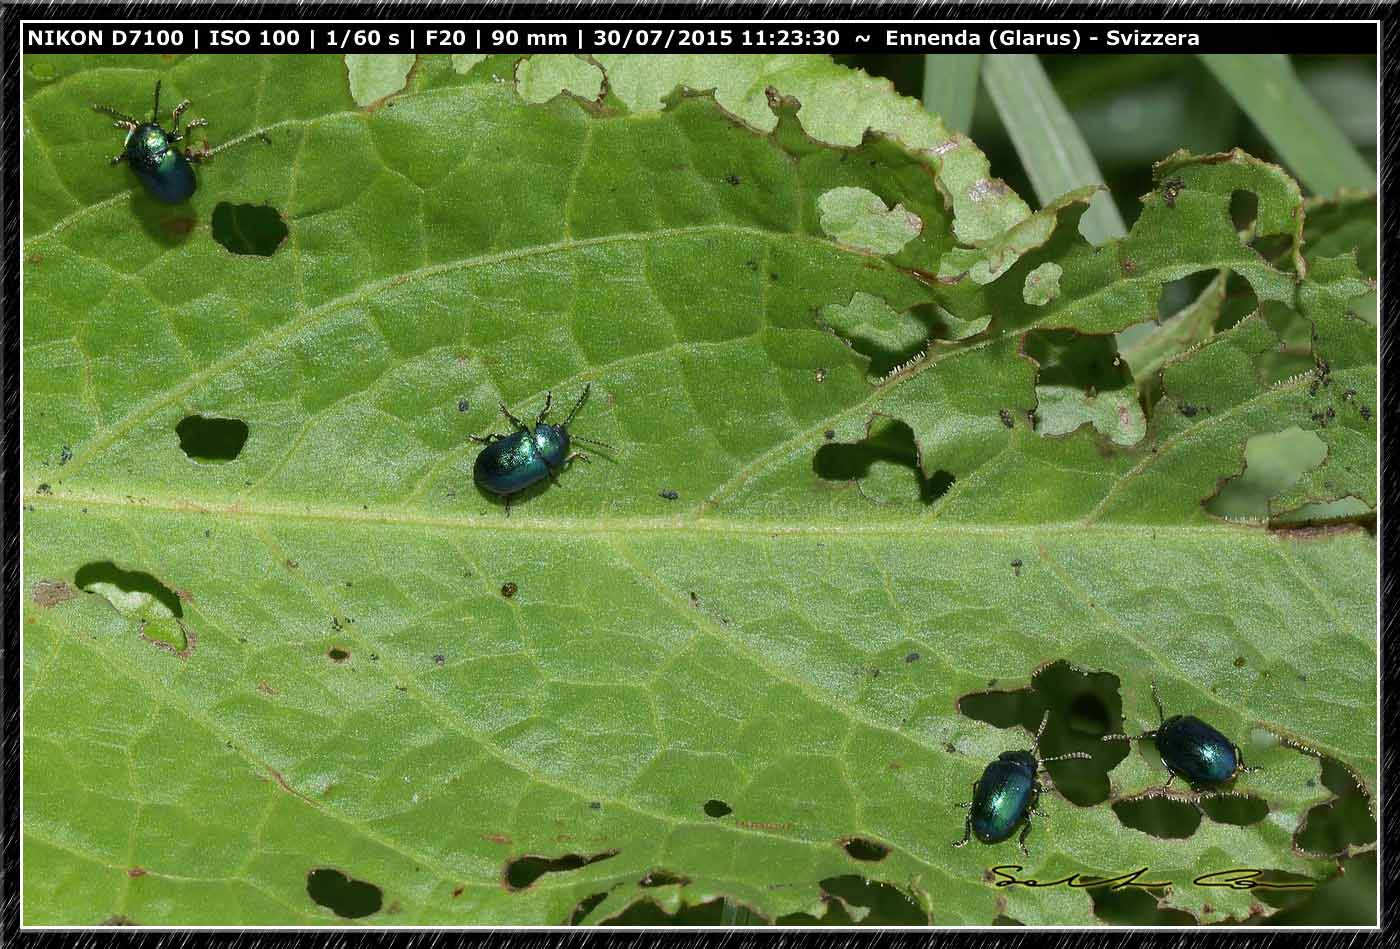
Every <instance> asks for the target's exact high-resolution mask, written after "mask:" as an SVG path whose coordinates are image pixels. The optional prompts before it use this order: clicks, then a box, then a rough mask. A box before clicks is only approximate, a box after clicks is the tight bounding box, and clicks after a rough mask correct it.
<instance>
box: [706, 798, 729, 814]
mask: <svg viewBox="0 0 1400 949" xmlns="http://www.w3.org/2000/svg"><path fill="white" fill-rule="evenodd" d="M732 813H734V808H732V807H730V806H729V805H728V804H726V803H724V802H723V801H717V800H714V799H711V800H708V801H706V802H705V814H706V815H707V816H709V817H723V816H725V815H726V814H732Z"/></svg>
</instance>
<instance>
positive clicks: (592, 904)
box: [564, 890, 608, 926]
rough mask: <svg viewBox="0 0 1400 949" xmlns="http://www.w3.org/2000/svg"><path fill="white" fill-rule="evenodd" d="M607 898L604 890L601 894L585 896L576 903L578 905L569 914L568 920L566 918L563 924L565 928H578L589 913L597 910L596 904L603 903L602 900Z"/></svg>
mask: <svg viewBox="0 0 1400 949" xmlns="http://www.w3.org/2000/svg"><path fill="white" fill-rule="evenodd" d="M607 898H608V894H607V891H606V890H605V891H603V892H602V893H594V894H593V895H591V896H585V897H584V898H583V899H581V900H579V901H578V905H577V906H575V907H574V911H573V912H572V913H570V914H569V918H568V920H567V921H566V922H565V923H564V925H565V926H578V925H581V924H582V923H583V921H584V920H585V919H586V918H587V917H588V914H589V913H591V912H593V911H594V910H595V909H597V908H598V904H599V903H601V902H603V900H605V899H607Z"/></svg>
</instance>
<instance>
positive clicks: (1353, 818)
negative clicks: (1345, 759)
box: [1293, 757, 1376, 855]
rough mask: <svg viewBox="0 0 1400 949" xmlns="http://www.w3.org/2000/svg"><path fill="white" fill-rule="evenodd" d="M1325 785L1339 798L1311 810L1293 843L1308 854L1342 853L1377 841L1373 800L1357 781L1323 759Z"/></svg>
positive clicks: (1333, 762) (1342, 768)
mask: <svg viewBox="0 0 1400 949" xmlns="http://www.w3.org/2000/svg"><path fill="white" fill-rule="evenodd" d="M1322 784H1323V786H1324V787H1326V788H1327V790H1329V791H1331V792H1332V793H1333V794H1335V795H1336V797H1335V798H1333V799H1332V800H1330V801H1325V802H1324V803H1322V804H1318V805H1317V806H1315V807H1312V808H1310V809H1309V810H1308V813H1307V815H1306V816H1305V817H1304V818H1303V823H1302V826H1301V827H1299V829H1298V832H1297V833H1296V834H1295V835H1294V838H1293V842H1294V844H1296V845H1297V847H1298V848H1299V849H1300V850H1305V851H1307V852H1308V853H1315V854H1325V855H1333V854H1340V853H1343V852H1345V851H1346V850H1347V848H1348V847H1353V846H1362V845H1365V844H1369V843H1371V842H1372V841H1374V840H1375V839H1376V818H1375V817H1374V816H1373V815H1372V814H1371V808H1370V799H1369V798H1368V797H1367V796H1366V794H1365V792H1364V791H1363V790H1362V789H1361V786H1360V785H1359V784H1358V783H1357V781H1356V778H1355V777H1353V776H1352V773H1351V772H1350V771H1348V770H1347V769H1346V768H1345V767H1343V766H1342V765H1341V764H1339V763H1338V762H1337V761H1336V760H1334V759H1332V758H1326V757H1324V758H1323V759H1322Z"/></svg>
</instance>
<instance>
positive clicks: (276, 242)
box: [211, 201, 288, 257]
mask: <svg viewBox="0 0 1400 949" xmlns="http://www.w3.org/2000/svg"><path fill="white" fill-rule="evenodd" d="M211 224H212V227H213V232H214V240H216V241H218V242H219V243H220V244H222V245H223V246H224V247H226V248H228V250H230V251H232V252H233V253H235V254H242V255H252V256H256V257H271V256H272V255H273V253H275V252H276V250H277V248H278V247H280V246H281V245H282V242H283V241H284V240H286V239H287V234H288V231H287V224H286V222H285V221H283V220H282V215H281V214H279V213H278V212H277V209H276V208H270V207H268V206H267V205H265V204H230V203H229V202H227V201H220V202H219V203H218V204H217V205H215V206H214V216H213V219H212V221H211Z"/></svg>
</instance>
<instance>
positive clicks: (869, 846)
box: [839, 837, 890, 863]
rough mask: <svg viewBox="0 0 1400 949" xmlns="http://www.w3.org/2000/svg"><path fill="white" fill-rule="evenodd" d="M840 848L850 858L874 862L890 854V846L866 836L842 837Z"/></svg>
mask: <svg viewBox="0 0 1400 949" xmlns="http://www.w3.org/2000/svg"><path fill="white" fill-rule="evenodd" d="M839 843H840V844H841V849H842V850H844V851H846V856H848V857H850V858H851V859H852V860H862V861H866V862H870V863H876V862H878V861H880V860H883V859H885V858H886V857H888V856H889V855H890V848H889V847H887V846H885V845H884V844H882V843H880V842H879V841H875V840H870V839H869V838H867V837H843V838H841V840H840V841H839Z"/></svg>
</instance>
